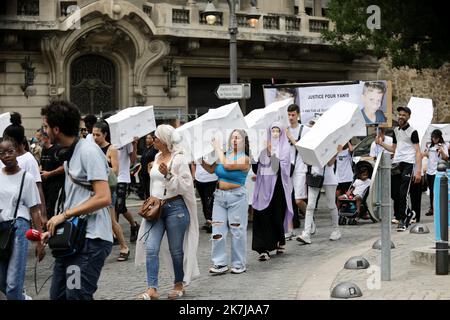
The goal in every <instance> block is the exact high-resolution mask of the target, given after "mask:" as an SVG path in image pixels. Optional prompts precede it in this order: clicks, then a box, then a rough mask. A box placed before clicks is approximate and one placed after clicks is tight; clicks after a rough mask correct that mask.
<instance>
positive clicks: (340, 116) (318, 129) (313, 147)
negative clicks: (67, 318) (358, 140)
mask: <svg viewBox="0 0 450 320" xmlns="http://www.w3.org/2000/svg"><path fill="white" fill-rule="evenodd" d="M364 128H365V121H364V117H363V116H362V114H361V112H359V108H358V105H357V104H354V103H350V102H345V101H339V102H338V103H336V104H334V105H333V106H331V108H329V109H328V110H327V111H325V113H324V114H323V115H322V116H321V117H320V118H319V119H318V120H317V122H316V123H315V125H314V126H313V127H312V128H311V130H309V131H308V133H306V134H305V135H304V136H303V138H302V139H301V140H300V141H299V142H297V144H296V146H297V148H298V151H299V153H300V155H301V156H302V159H303V161H304V162H305V163H306V164H309V165H312V166H318V167H323V166H325V164H326V163H327V162H328V161H330V159H331V158H332V157H333V156H334V155H335V154H336V153H337V146H338V145H339V144H340V145H345V144H346V143H347V142H348V141H349V140H350V139H351V138H352V137H354V136H355V135H356V133H357V132H360V131H361V130H362V129H364Z"/></svg>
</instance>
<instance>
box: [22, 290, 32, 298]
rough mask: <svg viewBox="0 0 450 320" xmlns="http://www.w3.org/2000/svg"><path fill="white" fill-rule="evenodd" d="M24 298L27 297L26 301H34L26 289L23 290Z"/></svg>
mask: <svg viewBox="0 0 450 320" xmlns="http://www.w3.org/2000/svg"><path fill="white" fill-rule="evenodd" d="M23 296H24V297H25V300H33V298H32V297H30V296H29V295H27V292H26V291H25V289H23Z"/></svg>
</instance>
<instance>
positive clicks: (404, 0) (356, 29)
mask: <svg viewBox="0 0 450 320" xmlns="http://www.w3.org/2000/svg"><path fill="white" fill-rule="evenodd" d="M445 3H446V1H432V0H429V1H424V0H330V3H329V9H328V10H327V17H328V18H330V20H332V21H334V22H335V23H336V29H335V30H334V31H329V30H325V31H323V32H322V37H323V38H324V39H325V40H326V41H328V42H329V43H331V44H332V45H333V46H334V47H335V48H336V49H337V50H338V51H340V52H341V53H342V54H344V55H347V56H349V57H357V56H360V55H364V54H367V53H371V54H374V55H376V56H377V57H379V58H381V57H388V58H390V59H391V61H392V65H393V67H401V66H409V67H411V68H416V69H422V68H438V67H440V66H441V65H442V64H443V63H445V62H448V61H450V32H449V30H450V28H449V20H450V14H449V13H448V11H446V10H445V6H444V5H445ZM370 5H377V6H378V7H379V8H380V12H381V20H380V22H381V25H380V27H381V28H380V29H373V30H371V29H369V28H368V27H367V19H368V18H369V17H370V16H371V13H367V8H368V7H369V6H370Z"/></svg>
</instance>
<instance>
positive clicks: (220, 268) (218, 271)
mask: <svg viewBox="0 0 450 320" xmlns="http://www.w3.org/2000/svg"><path fill="white" fill-rule="evenodd" d="M227 271H228V266H217V265H214V266H212V267H211V268H209V273H213V274H224V273H226V272H227Z"/></svg>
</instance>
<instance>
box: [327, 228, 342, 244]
mask: <svg viewBox="0 0 450 320" xmlns="http://www.w3.org/2000/svg"><path fill="white" fill-rule="evenodd" d="M341 236H342V235H341V231H339V229H334V231H333V232H332V233H331V234H330V240H331V241H336V240H339V239H340V238H341Z"/></svg>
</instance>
